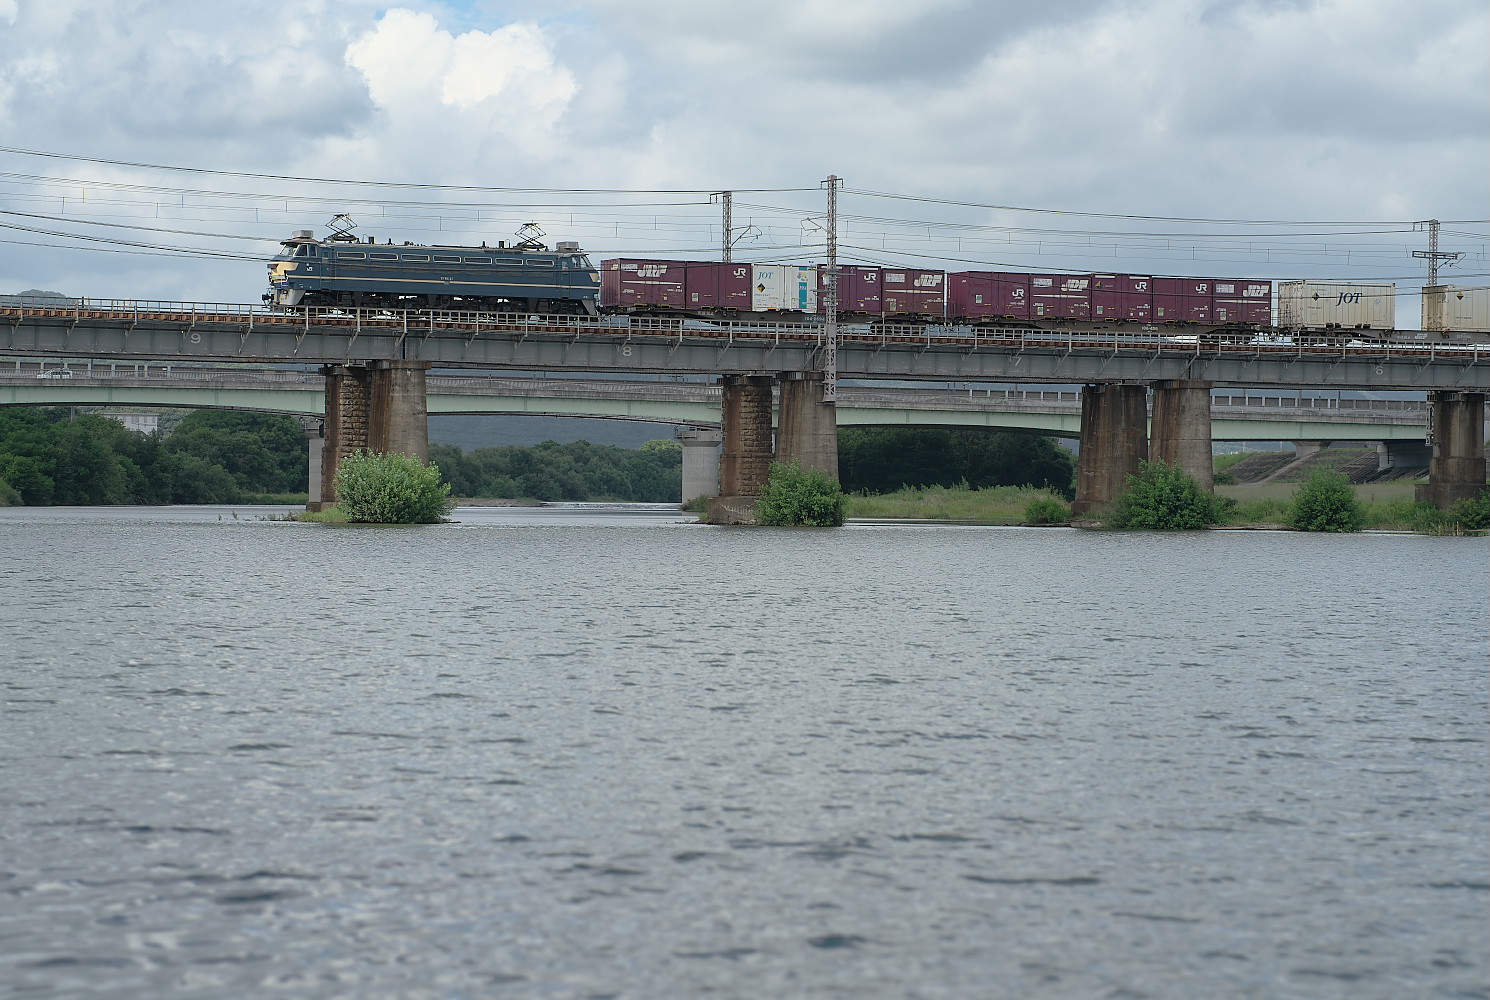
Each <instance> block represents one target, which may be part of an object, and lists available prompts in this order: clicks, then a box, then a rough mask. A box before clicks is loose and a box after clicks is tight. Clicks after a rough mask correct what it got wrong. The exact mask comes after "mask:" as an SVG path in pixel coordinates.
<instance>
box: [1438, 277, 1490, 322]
mask: <svg viewBox="0 0 1490 1000" xmlns="http://www.w3.org/2000/svg"><path fill="white" fill-rule="evenodd" d="M1423 329H1424V330H1444V331H1447V332H1449V333H1490V288H1460V287H1459V286H1457V285H1436V286H1429V287H1427V288H1424V289H1423Z"/></svg>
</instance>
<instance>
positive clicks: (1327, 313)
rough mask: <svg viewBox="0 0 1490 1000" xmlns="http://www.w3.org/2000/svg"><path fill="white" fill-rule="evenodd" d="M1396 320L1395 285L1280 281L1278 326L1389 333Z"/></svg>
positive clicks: (1393, 327)
mask: <svg viewBox="0 0 1490 1000" xmlns="http://www.w3.org/2000/svg"><path fill="white" fill-rule="evenodd" d="M1396 321H1397V286H1396V285H1347V284H1342V283H1341V282H1338V281H1280V282H1279V283H1278V325H1279V326H1285V327H1304V328H1306V329H1310V330H1331V329H1342V330H1391V329H1395V328H1396V325H1397V323H1396Z"/></svg>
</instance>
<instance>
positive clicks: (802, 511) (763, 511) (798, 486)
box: [755, 462, 843, 528]
mask: <svg viewBox="0 0 1490 1000" xmlns="http://www.w3.org/2000/svg"><path fill="white" fill-rule="evenodd" d="M755 519H756V520H757V521H759V522H760V523H761V524H772V525H797V524H800V525H807V526H810V527H817V528H833V527H837V526H838V525H840V524H842V523H843V492H842V490H840V489H839V486H838V480H836V479H834V478H833V477H832V476H830V475H828V474H827V473H826V472H824V471H823V470H821V469H804V468H802V467H801V466H800V465H798V464H797V463H796V462H792V463H790V464H782V463H781V462H772V463H771V474H770V476H769V477H768V478H767V479H766V485H765V486H764V487H763V488H762V489H761V497H760V501H759V502H758V503H757V504H756V507H755Z"/></svg>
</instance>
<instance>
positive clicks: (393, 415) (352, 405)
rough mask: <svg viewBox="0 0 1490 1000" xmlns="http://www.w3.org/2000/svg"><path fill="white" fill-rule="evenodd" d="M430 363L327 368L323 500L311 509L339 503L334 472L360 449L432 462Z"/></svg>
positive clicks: (310, 504) (319, 498) (314, 501)
mask: <svg viewBox="0 0 1490 1000" xmlns="http://www.w3.org/2000/svg"><path fill="white" fill-rule="evenodd" d="M429 368H430V363H429V362H428V361H374V362H371V363H369V364H366V365H327V366H326V367H324V368H322V369H321V374H322V375H323V376H325V379H326V433H325V443H324V447H323V449H322V457H321V483H320V490H319V496H317V495H316V491H315V490H312V491H311V493H312V497H311V500H310V501H309V502H308V503H307V504H306V508H307V509H308V510H320V509H321V508H322V507H325V506H328V505H330V504H333V503H335V502H336V470H337V469H339V468H341V463H342V460H343V459H344V458H346V457H347V456H348V455H350V454H352V453H354V452H358V451H373V452H377V453H378V454H383V455H386V454H390V453H393V452H399V453H402V454H405V455H412V456H413V457H415V458H417V459H419V460H420V461H421V462H427V461H429V409H428V405H427V403H426V400H425V373H426V372H427V371H428V370H429Z"/></svg>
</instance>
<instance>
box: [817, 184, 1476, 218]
mask: <svg viewBox="0 0 1490 1000" xmlns="http://www.w3.org/2000/svg"><path fill="white" fill-rule="evenodd" d="M845 193H847V194H857V195H863V196H865V197H869V198H887V199H891V200H895V201H915V202H923V203H925V204H928V205H951V206H954V207H958V208H984V209H992V210H995V211H1001V212H1034V213H1039V214H1043V215H1070V216H1078V217H1083V218H1089V219H1126V220H1131V221H1138V222H1182V223H1190V224H1195V225H1234V226H1410V225H1412V223H1413V221H1414V220H1403V219H1394V220H1386V221H1381V220H1366V221H1360V220H1356V221H1331V220H1313V221H1298V220H1289V219H1201V218H1189V217H1185V216H1174V215H1132V214H1128V213H1121V212H1078V211H1073V210H1069V209H1055V208H1027V207H1023V206H1019V205H997V204H992V203H987V202H976V201H959V200H956V199H953V198H928V197H925V196H922V195H910V194H896V193H894V192H890V191H870V190H866V189H863V188H853V189H850V190H848V191H846V192H845ZM1443 221H1446V222H1449V223H1451V224H1466V223H1467V224H1472V225H1479V224H1482V223H1490V219H1447V220H1443Z"/></svg>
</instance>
